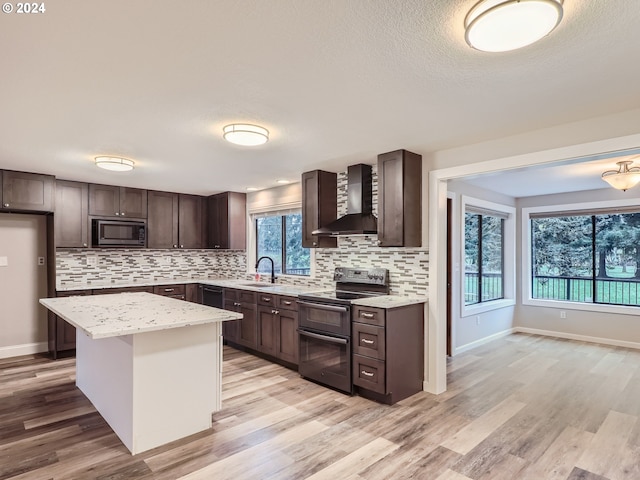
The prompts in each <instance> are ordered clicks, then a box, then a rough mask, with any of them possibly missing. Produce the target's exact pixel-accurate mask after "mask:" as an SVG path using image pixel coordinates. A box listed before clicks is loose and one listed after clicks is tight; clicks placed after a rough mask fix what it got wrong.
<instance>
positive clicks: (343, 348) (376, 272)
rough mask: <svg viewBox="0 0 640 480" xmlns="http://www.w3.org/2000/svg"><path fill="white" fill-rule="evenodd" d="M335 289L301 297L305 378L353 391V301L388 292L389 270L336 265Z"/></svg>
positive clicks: (301, 370) (301, 363)
mask: <svg viewBox="0 0 640 480" xmlns="http://www.w3.org/2000/svg"><path fill="white" fill-rule="evenodd" d="M333 280H334V281H335V282H336V288H335V290H328V291H324V292H317V293H309V294H306V295H300V296H299V297H298V319H299V328H298V333H299V336H300V359H299V364H298V372H299V373H300V375H302V376H303V377H305V378H308V379H310V380H313V381H315V382H318V383H321V384H323V385H327V386H329V387H332V388H335V389H337V390H341V391H343V392H346V393H353V384H352V369H351V349H352V348H351V302H352V300H355V299H359V298H366V297H373V296H379V295H388V294H389V271H388V270H387V269H382V268H374V269H356V268H346V267H337V268H336V269H335V271H334V274H333Z"/></svg>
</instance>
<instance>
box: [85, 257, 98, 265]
mask: <svg viewBox="0 0 640 480" xmlns="http://www.w3.org/2000/svg"><path fill="white" fill-rule="evenodd" d="M96 265H98V257H97V256H95V255H91V256H89V257H87V267H95V266H96Z"/></svg>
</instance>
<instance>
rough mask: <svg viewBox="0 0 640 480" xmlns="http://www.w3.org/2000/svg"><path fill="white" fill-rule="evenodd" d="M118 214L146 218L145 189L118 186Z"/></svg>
mask: <svg viewBox="0 0 640 480" xmlns="http://www.w3.org/2000/svg"><path fill="white" fill-rule="evenodd" d="M120 216H121V217H131V218H147V191H146V190H141V189H139V188H127V187H120Z"/></svg>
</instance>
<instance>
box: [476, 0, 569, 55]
mask: <svg viewBox="0 0 640 480" xmlns="http://www.w3.org/2000/svg"><path fill="white" fill-rule="evenodd" d="M562 2H563V0H481V1H479V2H478V3H476V5H475V6H474V7H473V8H472V9H471V11H469V13H468V14H467V16H466V18H465V19H464V28H465V36H464V38H465V40H466V41H467V43H468V44H469V45H470V46H472V47H473V48H475V49H477V50H482V51H484V52H507V51H509V50H516V49H518V48H522V47H526V46H527V45H531V44H532V43H534V42H537V41H538V40H540V39H541V38H542V37H544V36H546V35H548V34H549V33H551V31H552V30H553V29H554V28H556V27H557V26H558V24H559V23H560V20H562Z"/></svg>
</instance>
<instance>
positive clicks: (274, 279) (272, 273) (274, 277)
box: [256, 256, 276, 283]
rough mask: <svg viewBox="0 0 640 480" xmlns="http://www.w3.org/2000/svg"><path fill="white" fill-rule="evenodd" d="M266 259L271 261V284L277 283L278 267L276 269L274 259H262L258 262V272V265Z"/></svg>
mask: <svg viewBox="0 0 640 480" xmlns="http://www.w3.org/2000/svg"><path fill="white" fill-rule="evenodd" d="M264 258H266V259H267V260H271V283H276V267H275V264H274V263H273V258H271V257H267V256H264V257H260V258H259V259H258V261H257V262H256V271H257V270H258V264H259V263H260V260H262V259H264Z"/></svg>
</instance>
